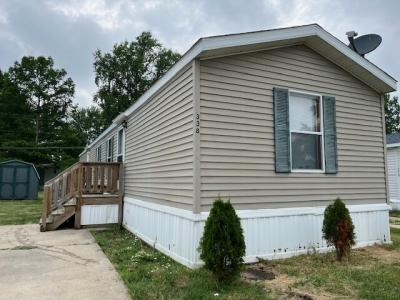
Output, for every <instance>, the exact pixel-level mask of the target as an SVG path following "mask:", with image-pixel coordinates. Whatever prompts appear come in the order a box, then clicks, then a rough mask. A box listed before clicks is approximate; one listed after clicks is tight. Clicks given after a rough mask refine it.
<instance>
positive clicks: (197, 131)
mask: <svg viewBox="0 0 400 300" xmlns="http://www.w3.org/2000/svg"><path fill="white" fill-rule="evenodd" d="M196 133H200V114H196Z"/></svg>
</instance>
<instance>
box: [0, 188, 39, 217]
mask: <svg viewBox="0 0 400 300" xmlns="http://www.w3.org/2000/svg"><path fill="white" fill-rule="evenodd" d="M42 199H43V192H39V196H38V199H37V200H0V225H17V224H30V223H38V222H39V219H40V215H41V212H42Z"/></svg>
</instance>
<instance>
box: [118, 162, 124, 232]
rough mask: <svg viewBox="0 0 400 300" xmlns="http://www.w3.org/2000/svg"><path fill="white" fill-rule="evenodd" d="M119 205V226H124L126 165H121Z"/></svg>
mask: <svg viewBox="0 0 400 300" xmlns="http://www.w3.org/2000/svg"><path fill="white" fill-rule="evenodd" d="M118 179H119V186H118V190H119V205H118V224H119V225H120V226H122V219H123V210H124V181H125V180H124V164H123V163H121V164H120V165H119V178H118Z"/></svg>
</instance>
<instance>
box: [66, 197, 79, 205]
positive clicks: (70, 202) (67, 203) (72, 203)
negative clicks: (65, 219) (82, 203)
mask: <svg viewBox="0 0 400 300" xmlns="http://www.w3.org/2000/svg"><path fill="white" fill-rule="evenodd" d="M75 205H76V198H75V197H74V198H71V199H69V200H68V201H67V202H65V203H64V206H75Z"/></svg>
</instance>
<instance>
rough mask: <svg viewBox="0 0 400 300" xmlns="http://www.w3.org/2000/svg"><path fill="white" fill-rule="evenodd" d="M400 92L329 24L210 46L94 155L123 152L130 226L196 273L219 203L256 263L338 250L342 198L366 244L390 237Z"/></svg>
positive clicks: (90, 156)
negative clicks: (392, 111) (392, 121)
mask: <svg viewBox="0 0 400 300" xmlns="http://www.w3.org/2000/svg"><path fill="white" fill-rule="evenodd" d="M395 88H396V80H395V79H393V78H392V77H390V76H389V75H388V74H386V73H385V72H384V71H382V70H381V69H379V68H378V67H377V66H375V65H374V64H372V63H371V62H370V61H368V60H367V59H365V58H363V57H362V56H360V55H358V54H357V53H356V52H354V51H353V50H351V49H350V48H349V47H347V46H346V45H345V44H343V43H342V42H341V41H339V40H338V39H336V38H335V37H334V36H332V35H331V34H329V33H328V32H326V31H325V30H324V29H323V28H321V27H320V26H319V25H316V24H312V25H306V26H299V27H291V28H283V29H276V30H268V31H258V32H249V33H242V34H232V35H225V36H215V37H208V38H202V39H200V40H199V41H197V42H196V43H195V44H194V45H193V46H192V47H191V48H190V50H189V51H188V52H187V53H185V55H184V56H183V57H182V59H181V60H180V61H179V62H178V63H176V64H175V65H174V66H173V67H172V68H171V69H170V70H169V71H168V72H167V73H166V74H165V75H164V77H162V78H161V79H160V80H159V81H157V82H156V83H155V84H154V85H153V86H152V87H151V88H150V89H149V90H148V91H147V92H146V93H145V94H144V95H143V96H142V97H141V98H139V99H138V101H137V102H136V103H135V104H134V105H133V106H131V107H130V108H129V109H127V110H126V111H125V112H123V113H121V114H120V115H119V116H118V117H117V118H116V119H115V120H114V122H113V124H112V125H111V126H110V127H109V128H108V129H107V130H105V132H104V133H103V134H101V135H100V136H99V137H98V138H97V139H96V140H95V141H94V142H93V143H92V144H90V145H89V146H88V148H87V149H86V150H85V151H84V152H83V153H82V154H81V159H82V160H89V161H96V160H99V161H107V160H108V159H111V160H113V161H116V160H117V157H118V155H120V160H121V161H123V162H124V165H125V196H124V212H123V225H124V226H125V227H126V228H127V229H128V230H130V231H132V232H134V233H135V234H137V235H138V236H139V237H140V238H142V239H143V240H145V241H146V242H148V243H150V244H151V245H155V247H156V248H157V249H159V250H161V251H162V252H164V253H166V254H168V255H170V256H171V257H173V258H174V259H176V260H177V261H179V262H181V263H183V264H185V265H187V266H190V267H194V266H197V265H199V264H200V263H201V261H200V259H199V254H198V252H197V247H198V245H199V239H200V238H201V236H202V230H203V226H204V222H205V220H206V218H207V214H208V211H209V210H210V208H211V206H212V203H213V201H214V200H215V199H216V198H217V197H218V196H221V197H224V198H225V199H229V200H230V201H231V202H232V203H233V205H234V207H235V208H236V210H237V213H238V215H239V217H240V218H241V220H242V226H243V229H244V234H245V240H246V257H245V260H246V261H247V262H251V261H255V260H256V259H257V258H258V257H263V258H275V257H285V256H290V255H295V254H300V253H305V252H306V251H307V250H308V249H309V248H316V249H317V250H324V249H326V243H325V241H324V240H323V239H322V234H321V224H322V219H323V211H324V208H325V207H326V205H328V204H329V203H331V202H332V201H333V200H334V199H335V198H336V197H341V198H342V199H343V200H344V201H345V203H346V204H347V205H348V208H349V210H350V212H351V214H352V217H353V221H354V224H355V228H356V234H357V245H358V246H363V245H368V244H372V243H375V242H388V241H390V234H389V226H388V209H389V206H388V204H387V201H388V188H387V180H386V164H385V126H384V109H383V100H382V99H383V95H384V94H385V93H387V92H391V91H393V90H395ZM110 137H111V138H112V140H113V142H109V139H110ZM118 137H119V138H118ZM117 145H121V146H120V148H118V147H116V146H117ZM116 148H117V149H116ZM111 149H112V151H113V152H112V153H113V154H111Z"/></svg>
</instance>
